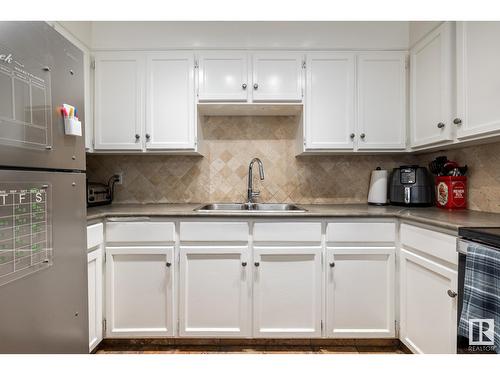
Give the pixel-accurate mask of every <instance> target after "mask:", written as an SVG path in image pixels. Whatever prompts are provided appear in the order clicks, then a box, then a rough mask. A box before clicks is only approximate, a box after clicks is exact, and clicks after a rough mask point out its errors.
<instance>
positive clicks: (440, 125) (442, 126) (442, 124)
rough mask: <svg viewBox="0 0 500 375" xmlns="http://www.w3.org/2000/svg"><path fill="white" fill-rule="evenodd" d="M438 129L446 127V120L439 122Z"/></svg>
mask: <svg viewBox="0 0 500 375" xmlns="http://www.w3.org/2000/svg"><path fill="white" fill-rule="evenodd" d="M437 127H438V129H443V128H444V127H445V125H444V122H440V123H438V124H437Z"/></svg>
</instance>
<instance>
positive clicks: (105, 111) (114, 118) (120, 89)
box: [94, 52, 145, 150]
mask: <svg viewBox="0 0 500 375" xmlns="http://www.w3.org/2000/svg"><path fill="white" fill-rule="evenodd" d="M144 65H145V61H144V56H143V55H141V54H138V53H133V52H127V53H122V52H116V53H114V52H113V53H111V52H109V53H99V54H97V55H96V56H95V145H94V148H95V149H96V150H140V149H141V148H142V142H141V136H142V129H143V127H144V107H143V104H144V100H143V98H144Z"/></svg>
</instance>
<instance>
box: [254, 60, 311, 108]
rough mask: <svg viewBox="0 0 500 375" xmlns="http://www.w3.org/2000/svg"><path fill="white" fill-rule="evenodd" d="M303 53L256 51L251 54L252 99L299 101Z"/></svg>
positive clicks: (300, 98)
mask: <svg viewBox="0 0 500 375" xmlns="http://www.w3.org/2000/svg"><path fill="white" fill-rule="evenodd" d="M303 62H304V54H302V53H295V52H257V53H254V54H253V59H252V63H253V77H252V78H253V82H252V95H253V100H254V101H270V102H273V101H301V100H302V82H303V74H302V71H303Z"/></svg>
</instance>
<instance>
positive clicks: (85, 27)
mask: <svg viewBox="0 0 500 375" xmlns="http://www.w3.org/2000/svg"><path fill="white" fill-rule="evenodd" d="M57 23H58V24H59V25H61V26H62V27H64V28H65V29H66V31H68V32H69V33H71V35H73V36H74V37H75V38H76V39H78V41H80V42H81V43H82V44H84V45H85V46H86V47H88V48H90V46H91V44H92V22H90V21H58V22H57Z"/></svg>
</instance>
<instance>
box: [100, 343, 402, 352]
mask: <svg viewBox="0 0 500 375" xmlns="http://www.w3.org/2000/svg"><path fill="white" fill-rule="evenodd" d="M95 353H96V354H407V353H408V350H407V349H406V348H404V347H402V346H370V345H368V346H367V345H359V346H356V345H334V346H329V345H325V346H323V345H318V346H312V345H286V344H283V345H277V344H273V345H234V346H224V345H144V344H143V345H130V346H124V345H123V346H122V345H120V346H115V345H104V346H101V347H99V348H98V349H97V351H96V352H95Z"/></svg>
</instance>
